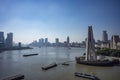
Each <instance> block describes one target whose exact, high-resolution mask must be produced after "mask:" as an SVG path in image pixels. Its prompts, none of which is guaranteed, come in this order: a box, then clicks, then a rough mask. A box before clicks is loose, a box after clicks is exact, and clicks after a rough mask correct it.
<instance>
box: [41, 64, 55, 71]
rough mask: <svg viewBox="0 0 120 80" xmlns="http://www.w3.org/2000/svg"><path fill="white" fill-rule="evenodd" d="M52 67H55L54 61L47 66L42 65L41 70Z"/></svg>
mask: <svg viewBox="0 0 120 80" xmlns="http://www.w3.org/2000/svg"><path fill="white" fill-rule="evenodd" d="M53 67H57V64H56V63H53V64H49V65H47V66H43V67H42V69H43V70H48V69H50V68H53Z"/></svg>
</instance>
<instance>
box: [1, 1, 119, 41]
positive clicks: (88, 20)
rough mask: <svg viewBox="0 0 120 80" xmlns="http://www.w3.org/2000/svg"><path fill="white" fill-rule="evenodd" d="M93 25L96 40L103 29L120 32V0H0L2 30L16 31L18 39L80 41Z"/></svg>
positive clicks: (109, 32)
mask: <svg viewBox="0 0 120 80" xmlns="http://www.w3.org/2000/svg"><path fill="white" fill-rule="evenodd" d="M88 25H92V26H93V32H94V37H95V39H96V40H97V39H100V40H101V39H102V31H103V30H107V32H108V34H109V38H110V37H111V35H112V34H118V35H120V0H0V31H3V32H5V37H6V34H7V33H9V32H13V33H14V41H15V42H19V41H20V42H23V43H29V42H32V41H33V40H38V39H39V38H46V37H47V38H48V39H49V41H51V42H54V41H55V38H59V39H60V41H61V42H62V41H64V40H66V37H67V36H69V37H70V39H71V41H77V42H80V41H82V40H84V39H85V37H86V36H87V28H88Z"/></svg>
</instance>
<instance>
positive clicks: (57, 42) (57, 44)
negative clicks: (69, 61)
mask: <svg viewBox="0 0 120 80" xmlns="http://www.w3.org/2000/svg"><path fill="white" fill-rule="evenodd" d="M55 44H56V46H59V39H58V38H56V39H55Z"/></svg>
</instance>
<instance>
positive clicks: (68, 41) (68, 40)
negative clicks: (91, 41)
mask: <svg viewBox="0 0 120 80" xmlns="http://www.w3.org/2000/svg"><path fill="white" fill-rule="evenodd" d="M69 43H70V39H69V36H67V44H69Z"/></svg>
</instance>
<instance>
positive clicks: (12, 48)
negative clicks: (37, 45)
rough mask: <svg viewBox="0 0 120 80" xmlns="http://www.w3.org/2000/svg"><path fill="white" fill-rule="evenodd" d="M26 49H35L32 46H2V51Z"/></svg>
mask: <svg viewBox="0 0 120 80" xmlns="http://www.w3.org/2000/svg"><path fill="white" fill-rule="evenodd" d="M25 49H33V48H31V47H11V48H1V49H0V53H1V52H3V51H9V50H25Z"/></svg>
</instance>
